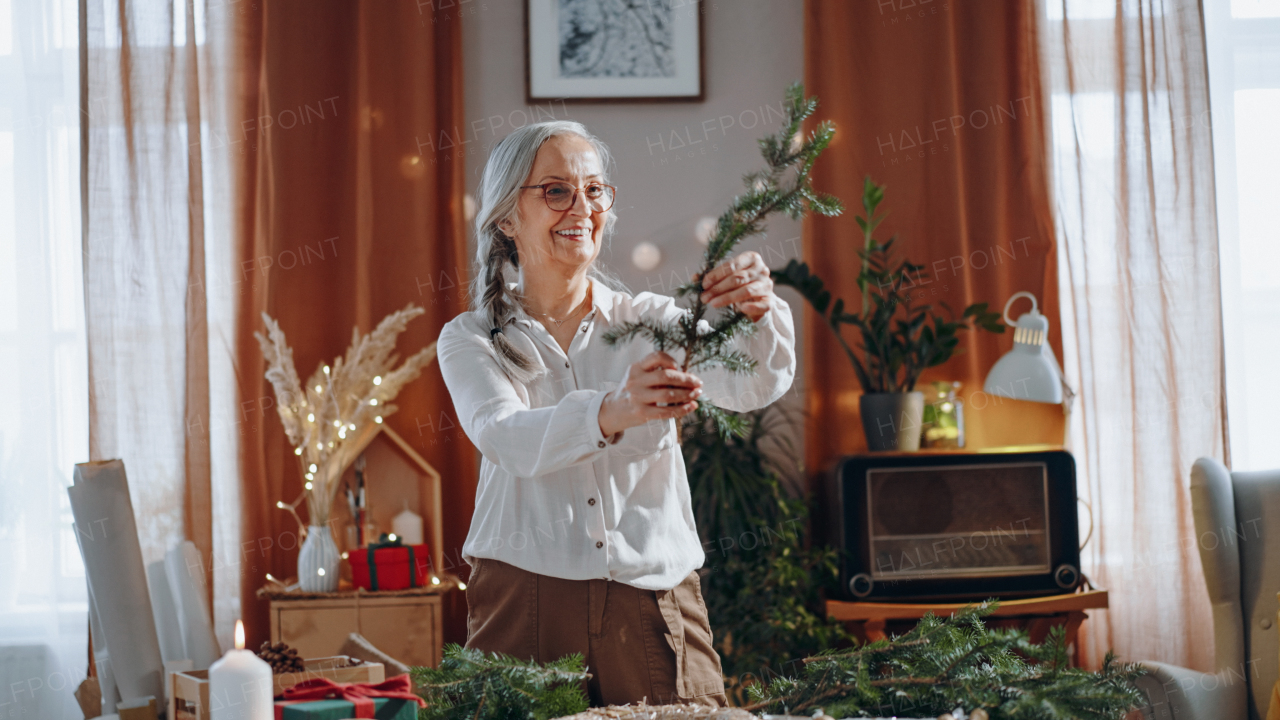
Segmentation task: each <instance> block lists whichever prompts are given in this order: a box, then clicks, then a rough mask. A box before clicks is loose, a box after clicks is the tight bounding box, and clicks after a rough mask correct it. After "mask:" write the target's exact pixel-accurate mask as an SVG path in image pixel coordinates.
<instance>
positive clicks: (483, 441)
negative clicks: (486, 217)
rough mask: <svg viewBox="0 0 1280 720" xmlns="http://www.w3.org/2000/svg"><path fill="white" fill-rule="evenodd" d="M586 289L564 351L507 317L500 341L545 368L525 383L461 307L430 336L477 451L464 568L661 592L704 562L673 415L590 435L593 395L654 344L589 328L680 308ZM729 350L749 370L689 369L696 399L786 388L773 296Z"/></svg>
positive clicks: (656, 298) (645, 296)
mask: <svg viewBox="0 0 1280 720" xmlns="http://www.w3.org/2000/svg"><path fill="white" fill-rule="evenodd" d="M591 283H592V294H593V298H592V305H593V307H592V309H591V311H590V313H589V314H588V315H587V316H586V318H584V319H583V320H582V321H581V323H580V324H579V327H578V332H577V334H576V335H575V336H574V338H573V341H572V342H571V343H570V345H569V352H568V354H567V355H566V354H565V352H564V351H563V350H562V349H561V348H560V345H559V344H558V343H557V342H556V341H555V338H553V337H552V336H551V333H549V332H547V330H546V328H545V327H543V325H542V324H541V323H539V322H537V321H535V320H533V319H532V318H531V317H530V316H529V315H527V314H526V313H524V311H523V310H521V309H520V308H519V306H518V305H517V309H516V320H515V322H514V323H512V324H509V325H507V327H506V328H505V329H504V332H505V333H506V336H507V339H508V340H510V341H511V342H513V343H514V344H515V345H516V346H517V347H519V348H520V349H521V350H523V351H524V352H525V353H527V354H528V355H529V356H530V357H533V358H535V362H539V363H541V365H542V366H543V367H545V368H546V371H545V372H544V373H543V374H542V375H541V376H539V377H538V378H537V379H536V380H534V381H533V382H532V383H531V384H530V385H528V386H525V385H522V384H519V383H517V382H513V381H512V380H511V379H509V378H508V377H507V375H506V374H505V373H503V371H502V369H501V368H500V367H499V366H498V363H497V360H496V359H495V358H494V356H493V350H492V346H491V345H490V343H489V331H490V329H491V328H490V326H489V322H488V321H487V320H486V319H485V317H484V316H483V315H482V314H480V313H478V312H475V311H472V312H467V313H463V314H462V315H459V316H458V317H456V318H454V319H453V320H451V321H450V322H449V323H448V324H447V325H445V327H444V330H443V331H441V333H440V339H439V341H438V343H437V346H436V347H437V350H438V357H439V362H440V370H441V372H442V373H443V374H444V381H445V384H446V385H447V386H448V388H449V394H450V395H451V396H452V397H453V405H454V409H455V410H456V411H457V414H458V419H459V421H460V424H461V426H462V429H463V430H464V431H465V432H466V434H467V437H469V438H470V439H471V442H472V443H474V444H475V446H476V447H477V448H479V449H480V452H481V453H482V454H483V456H484V459H483V461H482V462H481V465H480V480H479V485H478V487H477V488H476V507H475V514H474V516H473V517H472V520H471V529H470V531H469V532H468V533H467V539H466V542H465V543H463V546H462V556H463V558H464V559H466V560H467V562H468V564H470V563H471V558H494V559H497V560H501V561H503V562H506V563H510V564H512V565H515V566H516V567H519V568H522V569H524V570H528V571H530V572H534V573H538V574H541V575H550V576H553V577H559V578H565V579H569V580H587V579H592V578H601V579H609V580H616V581H618V582H624V583H627V584H628V585H633V586H635V587H638V588H641V589H645V590H667V589H670V588H673V587H675V586H676V585H678V584H679V583H680V581H681V580H683V579H684V578H685V577H686V576H687V575H688V574H689V573H690V572H691V571H693V570H695V569H697V568H700V567H702V563H703V561H704V560H705V559H706V555H705V554H704V552H703V548H702V544H701V542H700V541H699V539H698V533H697V529H696V528H695V527H694V520H693V510H692V507H691V503H690V499H689V482H688V479H687V478H686V476H685V467H684V459H683V457H682V455H681V453H680V446H679V444H678V443H677V442H676V423H675V421H674V420H670V419H668V420H661V421H652V422H650V423H648V424H647V425H642V426H637V427H632V428H628V429H627V430H625V431H624V432H622V433H621V437H614V438H613V439H612V441H611V440H610V438H606V437H605V436H604V435H603V434H602V433H601V432H600V421H599V414H600V404H601V402H602V401H603V400H604V397H605V394H606V393H608V392H609V391H610V390H612V389H614V388H616V387H617V386H618V383H619V382H620V381H621V380H622V378H623V376H624V374H625V373H626V370H627V367H628V366H629V365H631V364H632V363H635V362H637V361H639V360H640V359H641V358H643V357H644V356H646V355H648V354H649V353H651V352H653V347H652V345H651V344H650V343H648V342H646V341H644V340H635V341H632V342H630V343H628V344H626V345H617V346H611V345H608V344H606V343H605V342H604V340H603V339H602V337H601V336H602V335H603V334H604V332H605V331H606V330H608V329H609V328H610V327H613V326H615V325H618V324H620V323H625V322H629V321H634V320H639V319H640V318H643V317H648V318H653V319H662V320H671V319H674V318H676V317H678V316H679V314H680V313H681V312H682V310H681V308H680V307H679V306H677V305H676V303H675V299H674V298H670V297H667V296H664V295H655V294H653V293H648V292H645V293H640V294H639V295H637V296H635V297H632V296H630V295H627V294H626V293H621V292H615V291H613V290H611V289H609V288H608V287H606V286H605V285H604V284H603V283H601V282H599V281H597V280H595V279H592V280H591ZM704 322H705V321H704ZM735 347H736V348H737V349H739V350H742V351H743V352H746V353H748V354H749V355H750V356H751V357H753V358H755V360H756V362H757V366H756V373H755V375H749V374H733V373H729V372H727V371H725V370H723V369H721V368H716V369H713V370H705V371H703V372H698V373H695V374H697V375H698V376H699V377H700V378H701V379H702V381H703V393H702V398H700V399H705V400H707V401H710V402H713V403H715V404H716V405H719V406H720V407H722V408H726V409H728V410H735V411H746V410H753V409H756V408H760V407H764V406H765V405H768V404H770V403H772V402H774V401H775V400H777V399H778V398H780V397H781V396H782V395H783V393H785V392H786V391H787V390H788V389H789V388H790V387H791V381H792V379H793V378H794V377H795V370H796V358H795V328H794V326H793V323H792V320H791V311H790V308H789V307H788V306H787V304H786V303H785V302H783V301H782V300H781V299H780V298H777V297H775V298H774V299H773V308H772V309H771V310H770V311H769V312H768V313H766V314H765V316H764V317H762V318H761V319H760V321H759V322H757V323H756V332H755V333H753V334H751V335H750V336H745V337H744V336H739V338H738V339H737V341H736V343H735ZM675 357H676V360H677V361H679V360H680V357H679V355H678V354H677V355H676V356H675Z"/></svg>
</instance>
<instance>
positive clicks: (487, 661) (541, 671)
mask: <svg viewBox="0 0 1280 720" xmlns="http://www.w3.org/2000/svg"><path fill="white" fill-rule="evenodd" d="M411 676H412V678H413V682H414V686H415V687H416V688H417V692H418V694H419V695H421V696H422V698H423V699H424V700H426V701H427V706H426V707H425V708H422V709H421V710H419V711H418V720H514V719H517V718H518V719H520V720H551V718H558V717H564V716H566V715H574V714H577V713H580V712H583V711H584V710H586V709H587V707H588V702H587V697H586V694H585V693H584V692H583V689H582V687H583V684H582V683H583V681H584V680H587V679H589V678H590V677H591V674H590V673H588V672H586V667H585V665H584V661H583V657H582V655H581V654H578V653H574V654H572V655H566V656H564V657H562V658H560V659H559V660H555V661H553V662H549V663H545V664H539V663H537V662H533V661H531V660H519V659H516V658H514V657H511V656H509V655H505V654H502V653H485V652H482V651H480V650H476V649H474V648H470V649H469V648H464V647H462V646H461V645H458V644H457V643H449V644H448V645H446V646H445V647H444V654H443V658H442V659H441V661H440V666H439V667H438V668H430V667H415V668H413V669H412V672H411Z"/></svg>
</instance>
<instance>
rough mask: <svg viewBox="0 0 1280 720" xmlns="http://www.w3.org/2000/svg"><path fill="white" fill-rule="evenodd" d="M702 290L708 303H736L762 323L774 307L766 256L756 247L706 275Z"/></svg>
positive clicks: (703, 279)
mask: <svg viewBox="0 0 1280 720" xmlns="http://www.w3.org/2000/svg"><path fill="white" fill-rule="evenodd" d="M694 279H695V280H696V279H697V277H696V276H695V277H694ZM702 289H703V290H702V302H704V303H706V304H707V305H708V306H710V307H725V306H726V305H734V306H736V307H737V308H738V310H740V311H741V312H742V314H743V315H746V316H747V317H749V318H751V321H752V322H760V318H762V317H764V315H765V313H767V312H769V309H770V308H771V307H773V297H774V295H773V280H772V279H771V278H770V277H769V268H768V266H766V265H765V264H764V259H763V258H761V257H760V253H758V252H756V251H754V250H748V251H746V252H744V253H742V254H741V255H739V256H737V257H735V258H732V259H729V260H725V261H724V262H722V263H720V264H719V265H717V266H716V267H715V268H714V269H713V270H712V271H711V272H709V273H707V276H706V277H704V278H702Z"/></svg>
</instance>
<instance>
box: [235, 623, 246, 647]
mask: <svg viewBox="0 0 1280 720" xmlns="http://www.w3.org/2000/svg"><path fill="white" fill-rule="evenodd" d="M236 649H237V650H243V649H244V622H243V621H242V620H236Z"/></svg>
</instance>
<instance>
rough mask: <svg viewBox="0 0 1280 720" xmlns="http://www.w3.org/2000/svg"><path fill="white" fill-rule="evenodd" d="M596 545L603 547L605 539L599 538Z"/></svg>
mask: <svg viewBox="0 0 1280 720" xmlns="http://www.w3.org/2000/svg"><path fill="white" fill-rule="evenodd" d="M596 547H597V548H602V547H604V541H603V540H597V541H596Z"/></svg>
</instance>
